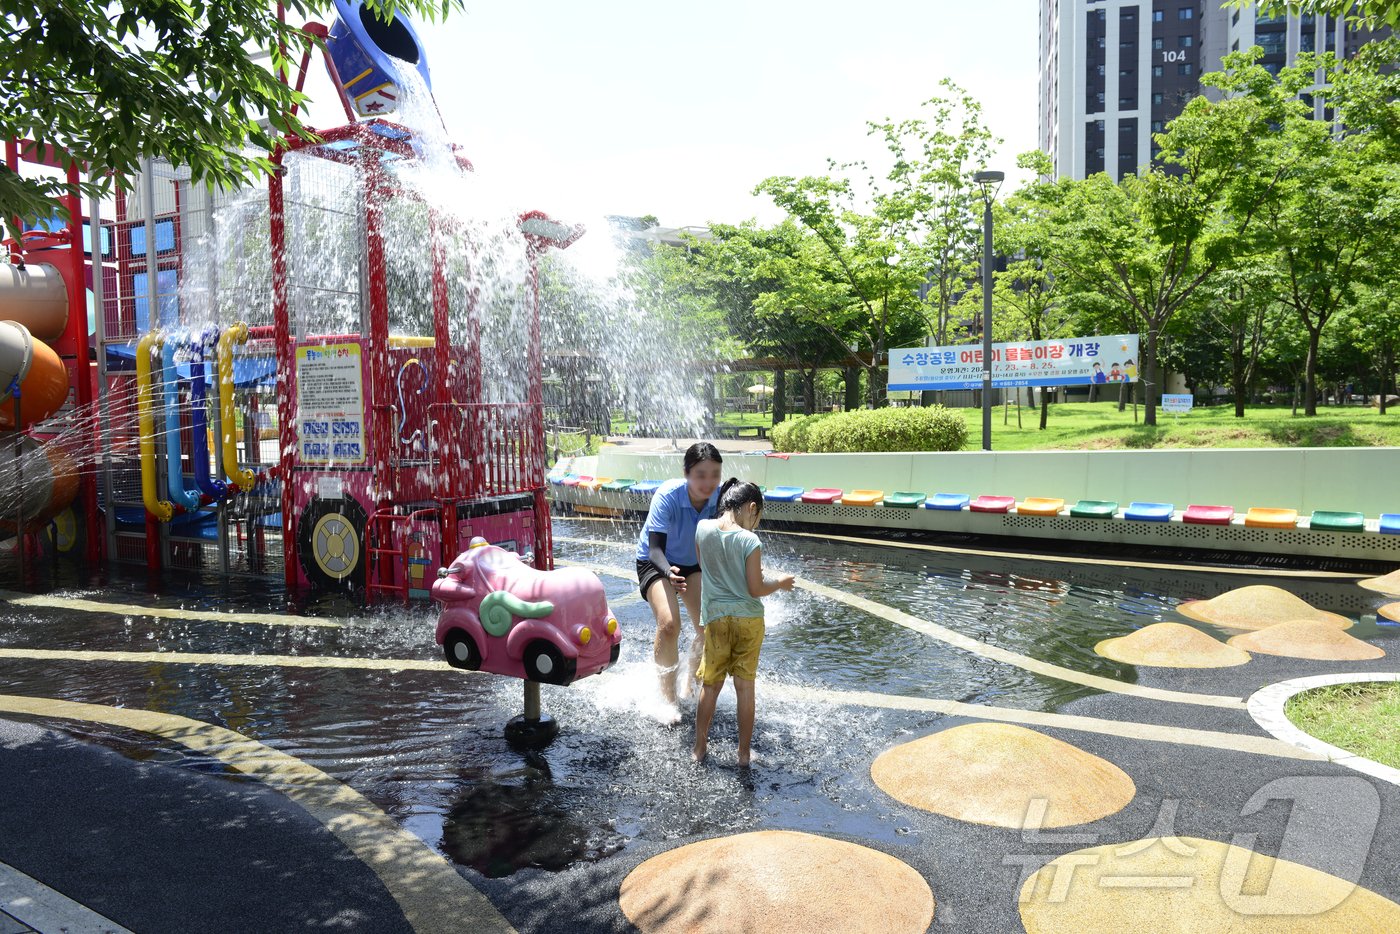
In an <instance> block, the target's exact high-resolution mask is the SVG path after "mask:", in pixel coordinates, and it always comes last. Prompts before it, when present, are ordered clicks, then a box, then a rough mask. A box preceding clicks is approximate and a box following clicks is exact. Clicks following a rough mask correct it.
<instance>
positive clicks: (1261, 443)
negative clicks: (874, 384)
mask: <svg viewBox="0 0 1400 934" xmlns="http://www.w3.org/2000/svg"><path fill="white" fill-rule="evenodd" d="M953 411H954V412H957V413H959V414H961V415H962V416H963V417H964V418H965V419H967V447H968V450H976V449H977V448H979V447H981V445H982V410H981V409H954V410H953ZM1143 414H1144V408H1143V406H1141V405H1139V406H1138V411H1137V418H1138V420H1137V422H1136V423H1134V421H1133V407H1132V406H1131V405H1129V406H1128V407H1127V408H1126V409H1124V410H1123V411H1122V412H1120V411H1118V403H1117V402H1093V403H1089V402H1065V403H1060V404H1058V405H1051V406H1050V420H1049V424H1048V425H1047V426H1046V429H1045V431H1041V430H1040V428H1039V426H1040V411H1039V410H1038V409H1032V408H1029V407H1028V406H1022V407H1021V426H1020V427H1017V425H1016V408H1015V406H1011V407H1009V408H1008V409H1006V410H1003V409H1002V408H1001V407H1000V406H998V407H996V408H995V409H993V410H992V448H993V449H994V450H998V451H1036V450H1039V451H1082V450H1090V451H1110V450H1124V449H1147V448H1274V447H1319V448H1322V447H1400V408H1395V409H1392V410H1391V411H1390V412H1387V413H1386V414H1385V415H1381V414H1380V413H1379V412H1377V410H1376V409H1374V408H1370V407H1367V406H1359V405H1356V406H1346V407H1341V406H1324V407H1322V408H1319V409H1318V414H1317V415H1316V416H1314V417H1313V418H1307V417H1305V416H1303V415H1297V416H1295V415H1294V414H1293V410H1292V408H1291V407H1289V406H1286V405H1283V406H1250V407H1249V408H1247V409H1246V410H1245V417H1244V418H1235V408H1234V406H1233V405H1217V406H1211V407H1208V408H1206V407H1201V408H1195V409H1192V410H1191V411H1190V412H1188V413H1186V414H1185V415H1174V414H1172V413H1169V412H1163V411H1161V410H1160V409H1159V410H1158V411H1157V425H1156V427H1154V428H1149V427H1147V426H1146V425H1144V424H1142V417H1143ZM772 421H773V415H772V413H771V412H744V413H738V412H728V413H721V414H720V415H719V416H718V417H717V418H716V419H715V422H716V424H718V425H723V426H728V427H739V426H753V425H771V424H772ZM630 427H631V426H630V425H629V424H628V423H627V422H626V421H624V420H622V419H620V418H614V419H613V425H612V429H613V433H614V434H619V435H621V434H626V433H627V431H628V429H629V428H630ZM578 440H579V442H580V443H581V442H582V438H581V437H580V438H579V439H578ZM595 444H596V442H595Z"/></svg>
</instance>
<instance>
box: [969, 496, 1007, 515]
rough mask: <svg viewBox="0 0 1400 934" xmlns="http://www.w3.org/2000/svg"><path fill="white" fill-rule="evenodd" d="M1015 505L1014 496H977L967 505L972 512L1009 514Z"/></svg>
mask: <svg viewBox="0 0 1400 934" xmlns="http://www.w3.org/2000/svg"><path fill="white" fill-rule="evenodd" d="M1015 505H1016V497H1014V496H979V497H977V498H976V499H974V500H973V501H972V502H970V503H968V504H967V508H968V509H971V510H972V511H973V512H1010V511H1011V507H1012V506H1015Z"/></svg>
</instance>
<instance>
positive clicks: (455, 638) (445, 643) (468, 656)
mask: <svg viewBox="0 0 1400 934" xmlns="http://www.w3.org/2000/svg"><path fill="white" fill-rule="evenodd" d="M442 652H443V654H444V655H445V656H447V664H449V665H451V666H452V667H453V668H465V669H467V670H468V671H479V670H480V669H481V649H479V648H477V645H476V641H475V640H474V639H472V637H471V636H470V635H468V634H467V633H465V632H463V631H462V630H460V629H454V630H452V631H451V632H449V633H448V634H447V638H446V639H443V640H442Z"/></svg>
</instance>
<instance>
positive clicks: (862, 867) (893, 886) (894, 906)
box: [618, 830, 934, 934]
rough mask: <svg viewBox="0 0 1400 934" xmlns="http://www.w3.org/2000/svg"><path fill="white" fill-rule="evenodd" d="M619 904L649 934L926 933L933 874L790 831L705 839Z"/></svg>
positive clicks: (636, 876) (669, 857)
mask: <svg viewBox="0 0 1400 934" xmlns="http://www.w3.org/2000/svg"><path fill="white" fill-rule="evenodd" d="M618 905H619V907H620V908H621V909H622V913H623V914H624V915H626V916H627V920H628V921H630V922H632V923H633V924H634V925H636V927H637V929H638V930H640V931H642V932H643V934H691V932H706V931H715V932H720V931H764V932H772V934H780V932H787V931H799V930H801V931H829V932H833V934H834V932H838V931H888V932H890V934H904V932H908V934H922V932H923V931H925V930H927V928H928V926H929V925H930V924H931V923H932V922H933V910H934V900H933V892H932V891H931V890H930V889H929V887H928V883H927V882H925V881H924V877H923V876H922V875H921V874H920V873H919V872H917V871H916V870H914V869H913V868H911V867H910V866H908V865H906V864H905V863H903V862H901V861H899V860H897V859H895V858H894V857H893V856H889V855H887V854H885V853H881V852H879V851H878V850H872V849H870V848H868V847H863V846H859V845H857V844H854V843H846V842H845V841H842V840H832V839H829V838H827V837H819V836H815V835H813V834H807V833H795V832H793V831H790V830H761V831H756V832H754V833H742V834H736V835H735V836H731V837H719V838H717V839H714V840H702V841H700V842H699V843H691V844H687V845H686V846H682V847H678V848H676V849H674V850H668V851H667V852H665V853H662V854H660V855H659V856H653V857H652V858H651V859H649V860H647V861H646V862H644V863H642V864H641V865H640V866H638V867H637V868H636V869H634V870H632V872H631V873H629V874H628V876H627V878H626V879H623V880H622V890H621V893H620V896H619V898H618Z"/></svg>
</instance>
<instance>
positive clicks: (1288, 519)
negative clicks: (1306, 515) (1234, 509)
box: [1244, 506, 1298, 529]
mask: <svg viewBox="0 0 1400 934" xmlns="http://www.w3.org/2000/svg"><path fill="white" fill-rule="evenodd" d="M1244 524H1245V525H1247V526H1250V527H1252V528H1256V529H1291V528H1294V527H1295V526H1297V524H1298V510H1296V509H1275V508H1273V507H1270V506H1251V507H1250V508H1249V512H1247V513H1245V514H1244Z"/></svg>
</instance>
